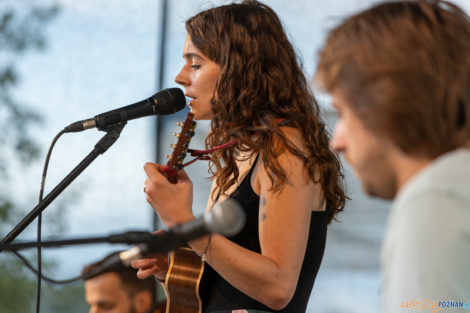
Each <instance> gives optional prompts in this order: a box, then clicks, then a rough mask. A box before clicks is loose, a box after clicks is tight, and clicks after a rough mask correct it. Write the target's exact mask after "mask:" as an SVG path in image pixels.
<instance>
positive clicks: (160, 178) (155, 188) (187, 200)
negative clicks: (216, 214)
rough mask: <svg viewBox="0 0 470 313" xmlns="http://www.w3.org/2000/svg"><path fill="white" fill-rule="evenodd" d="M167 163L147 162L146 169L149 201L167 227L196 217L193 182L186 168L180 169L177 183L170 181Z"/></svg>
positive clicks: (146, 187) (146, 186) (146, 190)
mask: <svg viewBox="0 0 470 313" xmlns="http://www.w3.org/2000/svg"><path fill="white" fill-rule="evenodd" d="M164 168H165V165H161V164H157V163H146V164H145V165H144V171H145V173H146V174H147V179H146V180H145V193H146V194H147V202H148V203H150V205H151V206H152V207H153V209H154V210H155V212H156V213H157V214H158V216H159V217H160V219H161V220H162V221H163V222H164V223H165V225H166V226H167V227H172V226H174V225H175V224H180V223H185V222H188V221H191V220H193V219H194V215H193V212H192V203H193V183H192V182H191V180H190V179H189V177H188V175H187V174H186V172H185V171H184V170H180V171H178V176H177V183H176V184H172V183H170V182H169V181H168V180H167V178H166V176H165V172H164Z"/></svg>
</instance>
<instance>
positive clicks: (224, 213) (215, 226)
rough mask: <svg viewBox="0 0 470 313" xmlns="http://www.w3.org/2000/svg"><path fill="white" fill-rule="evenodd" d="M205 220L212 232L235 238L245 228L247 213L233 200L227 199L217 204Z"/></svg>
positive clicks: (205, 216) (206, 215)
mask: <svg viewBox="0 0 470 313" xmlns="http://www.w3.org/2000/svg"><path fill="white" fill-rule="evenodd" d="M204 220H205V222H206V225H207V226H208V228H209V230H210V231H211V232H215V233H219V234H222V235H224V236H233V235H236V234H238V232H240V230H241V229H242V228H243V226H245V220H246V217H245V213H244V212H243V210H242V208H241V207H240V205H239V204H238V202H237V201H235V200H233V199H227V200H225V201H223V202H221V203H217V204H215V205H214V207H213V208H212V209H211V210H210V211H209V212H208V213H207V214H205V215H204Z"/></svg>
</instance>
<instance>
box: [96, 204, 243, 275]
mask: <svg viewBox="0 0 470 313" xmlns="http://www.w3.org/2000/svg"><path fill="white" fill-rule="evenodd" d="M244 225H245V213H244V212H243V210H242V209H241V207H240V205H239V204H238V202H237V201H235V200H233V199H227V200H225V201H224V202H222V203H217V204H215V205H214V207H213V208H212V209H211V210H210V211H209V212H208V213H206V214H204V215H203V217H201V218H198V219H196V220H194V221H191V222H188V223H184V224H179V225H176V226H174V227H172V228H170V229H168V231H166V232H163V233H159V234H157V235H154V238H153V239H150V240H147V241H146V242H145V243H142V244H139V245H137V246H134V247H133V248H131V249H128V250H125V251H122V252H121V253H119V254H117V255H114V256H113V257H111V258H110V259H108V260H107V261H106V262H105V263H103V265H102V266H103V268H104V269H108V268H112V267H114V266H116V265H117V264H121V263H122V264H124V265H125V266H130V264H131V261H132V260H135V259H139V258H142V257H145V256H147V255H149V254H154V253H165V252H169V251H171V250H175V249H177V248H179V247H182V246H185V245H186V243H187V242H188V241H191V240H194V239H197V238H199V237H202V236H205V235H207V234H210V233H219V234H222V235H224V236H233V235H236V234H237V233H238V232H239V231H240V230H241V229H242V228H243V226H244Z"/></svg>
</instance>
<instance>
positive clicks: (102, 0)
mask: <svg viewBox="0 0 470 313" xmlns="http://www.w3.org/2000/svg"><path fill="white" fill-rule="evenodd" d="M377 2H379V1H376V0H332V1H320V0H294V1H282V0H267V1H265V3H266V4H268V5H270V6H271V7H272V8H273V9H274V10H275V11H276V12H277V13H278V15H279V16H280V18H281V20H282V22H283V23H284V25H285V28H286V31H287V32H288V34H289V36H290V38H291V40H292V42H293V44H294V46H295V47H296V49H297V52H298V55H299V58H300V59H301V60H302V62H303V67H304V70H305V73H306V75H307V77H310V78H311V77H312V76H313V73H314V71H315V63H316V59H317V53H318V50H319V49H320V47H321V44H322V43H323V41H324V39H325V36H326V33H327V31H328V30H329V29H330V28H331V27H333V26H334V25H336V24H337V23H338V22H340V21H341V20H342V18H344V17H345V16H348V15H349V14H352V13H354V12H356V11H358V10H361V9H364V8H366V7H368V6H370V5H371V4H373V3H377ZM454 2H455V3H457V4H459V5H461V6H462V7H464V8H465V9H466V10H467V11H470V2H469V1H467V0H459V1H454ZM162 3H163V1H161V0H134V1H126V0H112V1H109V0H81V1H74V0H55V1H53V0H36V1H33V0H24V1H15V0H2V1H0V16H1V17H2V20H1V21H0V34H1V33H2V31H3V32H4V33H8V32H5V29H6V27H5V25H10V27H11V28H13V29H16V30H17V31H20V34H22V35H21V36H23V37H22V38H27V36H26V33H24V32H23V33H21V31H25V32H26V30H27V29H30V31H29V32H30V33H31V34H33V35H34V36H33V37H32V39H31V41H32V42H33V43H34V38H39V37H42V43H38V44H37V45H34V44H32V47H31V48H30V49H25V50H21V49H17V50H15V49H8V45H13V44H14V43H12V42H11V40H10V41H8V40H6V39H1V38H7V39H8V38H9V37H8V36H6V37H0V56H2V57H1V58H0V62H1V63H0V66H1V67H0V74H2V73H3V74H5V73H7V74H8V72H5V70H4V69H8V68H13V69H14V73H15V75H16V76H15V79H14V81H13V82H12V83H8V82H6V83H5V82H3V83H2V80H0V88H2V89H0V92H2V93H1V94H0V95H1V96H2V98H1V99H0V101H2V102H0V105H1V106H0V108H1V111H0V121H1V122H0V123H1V124H0V127H1V129H0V131H1V132H3V134H6V133H5V131H7V130H8V129H9V128H10V127H11V125H10V124H9V123H10V122H9V120H8V118H7V117H8V114H7V113H8V112H9V111H8V110H9V109H8V105H7V104H8V101H7V102H5V101H6V100H5V99H6V98H5V95H8V96H9V97H10V98H11V99H14V100H15V101H14V102H15V105H16V107H18V108H21V109H22V110H23V111H24V112H27V113H29V112H33V113H35V114H36V116H37V118H36V117H35V118H31V119H30V120H28V119H27V118H25V119H26V120H27V122H25V123H23V124H24V125H23V126H22V127H23V128H21V127H20V128H19V129H18V134H23V135H24V136H26V137H27V139H29V142H30V143H31V144H32V145H33V146H34V145H36V146H37V148H38V150H37V153H35V151H36V150H34V149H30V150H28V149H27V148H28V147H26V148H25V147H24V146H23V150H26V152H25V151H23V152H21V151H20V150H21V145H20V148H18V147H17V141H18V140H19V139H18V140H17V141H15V140H16V139H15V138H16V137H12V136H3V137H6V138H3V137H0V140H1V141H2V142H1V144H2V145H3V146H2V150H1V151H0V152H1V153H2V155H3V159H2V162H3V163H2V166H1V168H3V167H5V168H6V169H3V170H2V169H1V168H0V170H2V171H0V173H1V174H2V175H3V176H1V181H0V184H1V185H0V187H1V190H2V193H1V194H0V201H1V202H0V218H2V222H1V224H0V225H1V227H0V232H1V235H2V236H4V235H5V234H6V233H7V232H8V231H10V230H11V228H12V227H13V226H14V225H16V223H18V222H19V221H20V220H21V219H22V218H23V216H24V215H25V214H26V213H27V212H29V211H30V210H31V209H32V208H33V207H35V205H36V204H37V199H38V193H39V184H40V179H41V172H42V167H43V162H44V159H45V154H46V152H47V149H48V147H49V144H50V142H51V140H52V139H53V137H54V136H55V135H56V134H57V133H58V132H59V131H60V130H61V129H62V128H63V127H65V126H67V125H68V124H70V123H72V122H74V121H76V120H81V119H85V118H89V117H93V116H95V115H97V114H99V113H102V112H105V111H108V110H111V109H114V108H118V107H121V106H124V105H127V104H130V103H134V102H137V101H140V100H142V99H144V98H147V97H149V96H150V95H152V94H154V93H155V92H156V91H158V89H159V86H162V88H169V87H177V85H176V84H175V83H174V81H173V78H174V76H175V75H176V74H177V73H178V71H179V69H180V67H181V66H182V64H183V58H182V49H183V44H184V39H185V35H186V32H185V28H184V21H185V20H186V18H188V17H190V16H192V15H193V14H195V13H197V12H198V11H200V10H202V9H206V8H209V7H211V6H213V5H217V4H224V3H227V1H204V0H197V1H196V0H192V1H189V0H178V1H168V12H167V28H166V38H167V39H166V41H165V62H164V65H163V66H164V68H163V80H161V81H159V79H158V77H159V71H160V70H162V68H160V64H159V59H160V56H161V55H160V48H161V46H160V44H161V41H160V40H161V35H162V29H161V22H162ZM51 7H52V9H50V8H51ZM37 8H43V9H50V10H49V11H47V10H46V11H47V12H49V13H50V17H48V18H46V17H44V14H43V20H41V19H40V18H39V20H38V22H36V23H35V24H32V21H35V20H33V19H30V18H28V17H29V15H28V14H32V13H31V12H34V10H36V11H37V10H38V9H37ZM51 10H52V11H51ZM9 12H12V14H10V15H8V14H7V13H9ZM39 12H41V11H39ZM43 13H44V12H43ZM5 16H7V18H5ZM8 16H10V17H9V18H8ZM11 16H13V17H11ZM39 17H41V14H39ZM8 21H10V22H8ZM2 25H3V28H2ZM25 25H26V26H25ZM25 29H26V30H25ZM35 36H36V37H35ZM10 37H11V36H10ZM28 38H29V37H28ZM28 40H29V39H28ZM2 70H3V72H2ZM317 97H318V99H319V101H320V103H321V106H322V112H323V117H324V118H325V120H327V121H328V125H329V127H330V129H332V128H333V126H334V123H335V119H336V116H335V114H334V112H333V110H332V109H331V106H330V102H329V98H328V96H327V95H324V94H318V95H317ZM10 102H11V101H10ZM15 105H14V106H13V107H15ZM5 112H7V113H5ZM10 113H11V112H10ZM185 114H186V112H180V113H178V114H176V115H174V116H171V117H168V118H164V119H162V120H161V132H162V134H163V138H161V139H160V142H159V143H158V144H159V146H160V150H159V154H160V156H159V157H160V158H161V160H163V161H164V160H165V159H164V157H163V156H164V155H165V154H167V153H169V152H170V148H167V147H168V144H169V143H172V142H174V138H173V137H172V136H171V135H170V134H172V133H173V132H175V131H178V130H177V127H176V121H179V120H183V119H184V116H185ZM13 116H14V114H13ZM16 120H18V118H17V119H16ZM155 122H156V118H154V117H149V118H143V119H138V120H134V121H130V122H129V123H128V125H127V126H126V127H125V129H124V130H123V132H122V134H121V138H120V139H119V140H118V142H117V143H116V144H114V146H112V147H111V148H110V149H109V150H108V151H107V152H106V153H105V154H104V155H102V156H100V157H99V158H98V159H97V160H96V161H95V162H94V163H93V164H92V165H91V166H90V167H89V168H87V169H86V170H85V172H84V173H82V175H80V176H79V177H78V178H77V179H76V181H74V182H73V183H72V185H71V186H70V187H69V188H68V189H67V190H66V191H65V192H63V193H62V194H61V195H60V196H59V198H58V199H57V200H56V201H54V202H53V203H52V204H51V205H50V206H49V207H48V208H47V209H46V210H45V211H44V214H43V225H44V226H43V237H44V238H51V236H55V237H56V238H66V237H67V238H68V237H91V236H103V235H108V234H111V233H118V232H123V231H126V230H147V231H150V230H152V228H153V226H152V225H153V219H154V213H153V210H152V209H151V208H150V207H149V205H148V204H147V203H146V201H145V195H144V194H143V193H142V187H143V183H144V180H145V175H144V172H143V165H144V163H145V162H149V161H154V160H155V159H156V157H157V156H156V146H157V140H156V137H155ZM208 125H209V124H208V123H207V122H199V123H198V126H197V129H196V133H197V135H196V138H195V139H194V140H193V141H192V143H191V146H192V147H194V148H202V147H203V142H204V137H205V135H206V133H207V127H208ZM102 136H103V133H102V132H98V131H97V130H88V131H86V132H82V133H76V134H67V135H64V136H63V137H62V138H61V139H60V140H59V142H58V143H57V144H56V147H55V149H54V152H53V154H52V158H51V161H50V165H49V172H48V177H47V182H46V190H45V194H47V193H48V192H49V191H50V190H51V189H52V188H53V187H54V186H56V185H57V183H58V182H59V181H60V180H61V179H62V178H63V177H65V175H67V174H68V173H69V171H70V170H71V169H72V168H74V167H75V166H76V165H77V164H78V162H80V161H81V160H82V159H83V158H84V157H85V156H86V155H87V154H88V153H89V152H90V151H91V150H92V149H93V146H94V145H95V143H96V142H97V141H98V140H99V139H100V138H101V137H102ZM17 137H18V138H20V137H21V136H19V135H18V136H17ZM8 138H10V139H8ZM11 138H13V139H11ZM18 149H19V150H18ZM18 151H20V152H18ZM21 153H23V154H25V155H27V156H29V157H27V158H24V157H23V158H21V157H20V154H21ZM35 156H36V157H35ZM23 159H24V160H23ZM345 172H346V178H347V180H346V185H347V189H348V195H349V196H350V197H351V198H352V200H351V201H350V202H349V203H348V206H347V208H346V210H345V212H344V214H342V215H341V216H340V222H334V223H333V224H332V225H331V226H330V229H329V233H328V242H327V248H326V254H325V257H324V262H323V265H322V267H321V269H320V272H319V274H318V277H317V280H316V284H315V287H314V290H313V292H312V296H311V300H310V303H309V306H308V312H312V313H313V312H324V313H335V312H346V311H347V312H358V313H359V312H361V313H367V312H371V313H372V312H377V310H378V292H379V288H380V283H379V281H380V279H379V272H378V266H379V249H380V242H381V240H382V235H383V229H384V224H385V220H386V215H387V211H388V207H389V203H387V202H383V201H380V200H376V199H371V198H369V197H367V196H365V195H364V194H363V193H362V191H361V187H360V184H359V183H358V182H357V180H356V179H355V178H354V177H353V174H352V173H351V171H350V168H349V167H348V166H347V165H345ZM188 173H189V175H190V177H191V178H192V179H193V181H194V186H195V201H194V210H195V211H196V213H198V214H202V213H203V210H204V208H205V201H206V199H207V196H208V193H209V186H210V182H209V181H208V180H207V177H208V173H207V163H206V162H204V161H201V162H197V163H196V164H195V165H192V166H190V167H189V168H188ZM35 232H36V222H34V223H33V224H31V226H29V227H28V228H27V229H26V231H25V232H24V233H23V234H22V235H21V236H20V237H19V238H20V239H23V240H34V239H35ZM121 248H127V246H115V245H114V246H113V245H106V244H103V245H87V246H79V247H77V246H75V247H70V248H60V249H44V250H43V254H44V259H45V264H46V269H45V270H44V272H45V274H47V275H49V276H52V277H55V278H67V277H71V276H75V275H78V274H79V272H80V270H81V268H82V266H83V265H85V264H87V263H90V262H93V261H95V260H98V259H100V258H101V257H103V256H104V255H106V254H107V253H109V252H111V251H114V250H117V249H121ZM26 255H27V256H29V257H30V258H31V259H32V260H34V257H35V254H34V252H28V253H26ZM2 266H3V267H2ZM11 266H13V267H14V268H15V270H16V271H17V273H18V275H17V276H14V275H13V276H11V277H10V276H8V277H6V276H4V277H3V278H2V277H0V308H1V310H0V311H1V312H22V310H23V309H22V308H24V307H22V308H19V307H18V306H15V305H16V304H15V303H17V302H19V301H21V300H20V299H24V298H25V299H29V300H28V301H30V302H31V301H34V297H35V293H34V275H32V274H29V273H28V272H27V271H26V270H25V269H24V267H23V266H22V265H20V264H19V263H18V262H17V261H16V259H14V258H13V257H12V256H11V255H8V254H6V253H1V254H0V271H1V270H2V269H3V270H4V271H5V272H7V273H8V272H9V273H11V272H12V269H11V268H10V267H11ZM2 286H3V287H2ZM8 286H17V289H18V292H19V293H21V295H20V296H21V297H23V298H21V297H20V296H18V297H19V298H18V299H16V298H15V299H12V298H11V297H10V296H9V295H8V293H3V292H1V290H2V288H4V289H5V288H6V289H8V288H11V287H8ZM43 299H44V300H43V306H42V308H43V309H42V312H64V310H65V309H66V311H67V312H84V311H86V310H87V308H86V305H85V304H84V302H83V301H84V300H83V292H82V290H81V284H80V283H78V284H75V285H72V286H68V287H62V286H59V287H49V286H47V285H46V287H45V289H44V290H43ZM28 301H23V302H24V303H22V305H23V306H26V307H28V306H29V305H31V303H32V302H31V303H30V302H28ZM1 303H3V306H1V305H2V304H1ZM7 304H8V305H7ZM31 311H32V310H31ZM23 312H24V311H23Z"/></svg>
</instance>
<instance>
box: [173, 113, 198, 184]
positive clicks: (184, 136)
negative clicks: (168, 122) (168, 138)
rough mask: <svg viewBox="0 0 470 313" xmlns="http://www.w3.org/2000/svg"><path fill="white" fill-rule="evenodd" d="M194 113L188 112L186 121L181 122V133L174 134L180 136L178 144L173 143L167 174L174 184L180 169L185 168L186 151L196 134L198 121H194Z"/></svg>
mask: <svg viewBox="0 0 470 313" xmlns="http://www.w3.org/2000/svg"><path fill="white" fill-rule="evenodd" d="M193 118H194V114H193V113H192V112H188V115H186V119H185V121H184V122H183V123H182V124H181V123H178V125H179V126H181V127H182V128H181V132H180V133H179V134H176V133H175V134H174V135H175V136H176V137H178V141H177V142H176V144H174V145H171V146H172V147H173V152H172V153H171V156H170V160H169V161H168V163H167V167H168V171H167V172H166V174H165V176H166V178H167V179H168V181H169V182H170V183H172V184H176V182H177V181H178V178H177V176H178V171H179V170H181V169H182V168H183V160H184V158H185V157H186V153H187V151H188V148H189V142H190V141H191V138H192V137H193V136H194V129H195V128H196V122H194V121H193Z"/></svg>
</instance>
